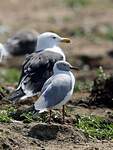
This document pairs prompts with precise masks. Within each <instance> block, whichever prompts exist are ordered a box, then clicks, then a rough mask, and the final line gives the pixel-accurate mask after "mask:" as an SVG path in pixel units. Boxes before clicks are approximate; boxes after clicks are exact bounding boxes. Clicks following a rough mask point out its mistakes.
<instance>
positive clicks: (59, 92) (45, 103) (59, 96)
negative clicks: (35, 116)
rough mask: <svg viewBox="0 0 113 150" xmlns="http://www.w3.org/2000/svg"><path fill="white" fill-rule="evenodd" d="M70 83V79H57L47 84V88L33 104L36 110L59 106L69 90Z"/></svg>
mask: <svg viewBox="0 0 113 150" xmlns="http://www.w3.org/2000/svg"><path fill="white" fill-rule="evenodd" d="M71 87H72V82H71V80H70V78H68V77H67V78H64V79H62V77H60V78H59V77H58V78H57V79H56V78H55V79H53V81H52V82H51V83H50V84H48V87H47V88H46V90H45V91H44V93H43V94H42V95H41V96H40V98H39V99H38V100H37V101H36V103H35V109H36V110H42V109H45V108H51V107H54V106H56V105H57V104H59V103H60V102H61V101H62V100H64V98H65V97H66V96H67V94H68V92H69V91H70V90H71Z"/></svg>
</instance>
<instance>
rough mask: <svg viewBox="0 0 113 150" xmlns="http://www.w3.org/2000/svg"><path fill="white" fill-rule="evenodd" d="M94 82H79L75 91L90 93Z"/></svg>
mask: <svg viewBox="0 0 113 150" xmlns="http://www.w3.org/2000/svg"><path fill="white" fill-rule="evenodd" d="M92 86H93V81H89V80H86V81H77V82H76V86H75V89H74V91H79V92H80V91H84V92H90V91H91V90H92Z"/></svg>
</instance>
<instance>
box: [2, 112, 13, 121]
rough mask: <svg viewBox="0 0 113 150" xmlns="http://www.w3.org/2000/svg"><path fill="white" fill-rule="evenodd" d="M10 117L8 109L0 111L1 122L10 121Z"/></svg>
mask: <svg viewBox="0 0 113 150" xmlns="http://www.w3.org/2000/svg"><path fill="white" fill-rule="evenodd" d="M10 119H11V118H10V117H9V116H8V112H7V111H6V110H1V111H0V122H5V123H7V122H10Z"/></svg>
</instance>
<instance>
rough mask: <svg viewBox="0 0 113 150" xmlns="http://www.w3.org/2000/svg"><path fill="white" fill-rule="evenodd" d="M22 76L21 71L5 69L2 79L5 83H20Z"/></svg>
mask: <svg viewBox="0 0 113 150" xmlns="http://www.w3.org/2000/svg"><path fill="white" fill-rule="evenodd" d="M19 76H20V71H19V70H18V69H11V68H10V69H5V70H1V72H0V77H1V79H2V80H3V82H6V83H15V82H17V81H18V79H19Z"/></svg>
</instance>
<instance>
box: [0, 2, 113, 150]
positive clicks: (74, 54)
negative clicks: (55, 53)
mask: <svg viewBox="0 0 113 150" xmlns="http://www.w3.org/2000/svg"><path fill="white" fill-rule="evenodd" d="M89 1H90V0H89ZM112 18H113V1H112V0H91V1H90V3H88V4H86V5H85V6H80V7H78V6H75V7H69V6H68V5H67V4H66V1H65V0H57V1H55V0H45V1H42V0H1V1H0V41H1V42H5V41H6V40H7V38H8V37H10V36H11V35H13V34H14V33H15V32H17V31H19V30H21V29H34V30H36V31H37V32H39V33H42V32H45V31H54V32H56V33H58V34H59V35H62V36H66V37H70V38H71V40H72V42H71V44H69V45H66V44H65V45H61V46H62V48H63V49H64V52H65V54H66V56H67V60H68V61H69V62H71V63H72V64H73V65H78V66H80V67H81V71H79V72H77V73H75V72H74V74H75V76H76V78H77V81H81V82H82V81H85V80H90V81H93V80H94V79H95V77H96V71H95V70H96V69H97V68H98V67H99V66H101V65H102V66H103V69H104V70H105V72H106V73H113V72H112V68H113V55H112V52H113V29H111V28H113V19H112ZM108 30H110V31H109V32H108ZM106 36H107V37H106ZM11 61H12V60H9V62H7V64H6V66H9V64H10V65H11V63H10V62H11ZM16 61H17V60H15V59H14V60H13V63H16ZM20 62H21V61H20ZM3 68H4V67H1V68H0V69H1V70H2V69H3ZM1 81H2V80H1ZM1 81H0V83H1ZM2 84H5V85H6V84H7V83H2ZM14 85H15V84H14ZM89 94H90V93H89V92H87V91H82V92H76V93H74V95H73V97H72V100H71V102H70V103H69V105H70V106H74V111H73V114H71V115H72V116H73V115H75V114H80V115H82V114H88V115H89V114H93V115H98V116H106V115H107V113H108V112H113V110H112V109H110V108H106V107H102V108H101V107H95V108H88V107H83V106H81V105H76V102H77V100H80V99H84V98H87V97H88V96H89ZM0 105H1V106H2V104H1V102H0ZM39 125H40V124H39ZM34 126H36V123H30V124H24V123H23V122H20V121H19V122H16V121H15V122H12V123H0V149H1V150H2V149H4V150H50V149H51V150H59V149H62V150H67V149H68V150H113V142H112V141H107V140H100V141H99V140H94V141H93V140H88V139H87V138H86V137H85V136H84V135H83V134H82V133H81V132H79V131H78V130H77V129H76V130H74V129H73V127H71V126H70V125H69V126H68V125H64V126H63V125H55V124H54V125H52V127H53V128H55V130H56V132H55V133H54V135H55V138H53V139H51V140H50V139H49V140H48V139H45V140H44V138H43V140H42V139H39V138H37V137H32V136H31V135H32V134H28V133H30V131H31V130H32V128H33V127H34ZM42 127H45V125H42ZM48 128H49V129H48V132H49V130H50V127H48ZM56 128H58V129H56ZM36 129H37V128H36ZM37 130H40V128H38V129H37Z"/></svg>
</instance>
